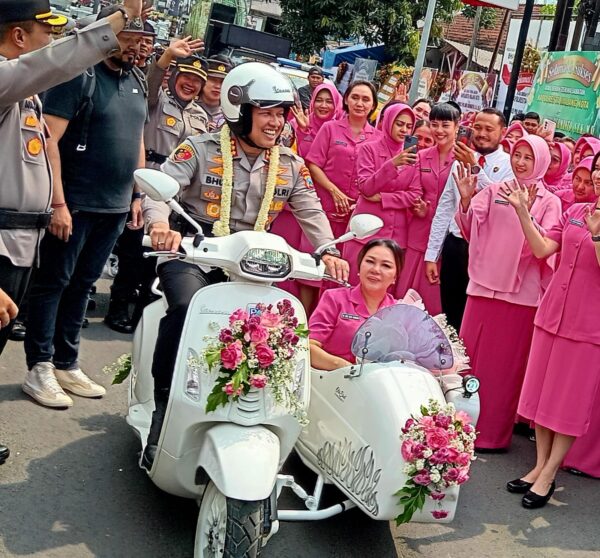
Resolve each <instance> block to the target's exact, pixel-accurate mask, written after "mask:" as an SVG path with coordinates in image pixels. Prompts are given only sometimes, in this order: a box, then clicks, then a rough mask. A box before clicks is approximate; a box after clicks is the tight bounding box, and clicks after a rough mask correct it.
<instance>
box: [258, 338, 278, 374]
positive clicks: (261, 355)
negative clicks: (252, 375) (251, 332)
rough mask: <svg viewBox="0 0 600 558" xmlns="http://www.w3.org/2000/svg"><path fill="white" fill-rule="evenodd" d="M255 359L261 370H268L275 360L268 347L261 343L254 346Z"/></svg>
mask: <svg viewBox="0 0 600 558" xmlns="http://www.w3.org/2000/svg"><path fill="white" fill-rule="evenodd" d="M256 358H257V359H258V364H259V365H260V367H261V368H268V367H269V366H271V364H273V361H274V360H275V353H274V352H273V350H272V349H271V347H269V346H268V345H265V344H264V343H261V344H260V345H257V346H256Z"/></svg>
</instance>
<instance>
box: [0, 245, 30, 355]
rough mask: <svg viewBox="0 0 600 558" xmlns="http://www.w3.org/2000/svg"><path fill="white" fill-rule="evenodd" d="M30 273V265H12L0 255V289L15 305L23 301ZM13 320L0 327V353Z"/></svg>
mask: <svg viewBox="0 0 600 558" xmlns="http://www.w3.org/2000/svg"><path fill="white" fill-rule="evenodd" d="M30 274H31V268H30V267H19V266H16V265H13V264H12V263H11V261H10V260H9V259H8V258H7V257H5V256H0V289H2V290H3V291H4V292H5V293H6V294H7V295H8V296H10V298H12V299H13V301H14V303H15V304H16V305H17V306H20V304H21V302H22V301H23V296H24V295H25V291H26V290H27V284H28V283H29V276H30ZM14 322H15V321H14V320H12V321H11V322H10V324H9V325H8V326H7V327H3V328H0V354H2V351H4V347H5V346H6V342H7V341H8V336H9V335H10V332H11V331H12V328H13V325H14Z"/></svg>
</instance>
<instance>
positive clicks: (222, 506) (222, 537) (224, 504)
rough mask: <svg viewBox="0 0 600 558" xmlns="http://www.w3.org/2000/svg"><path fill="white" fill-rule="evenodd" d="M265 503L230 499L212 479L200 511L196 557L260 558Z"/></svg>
mask: <svg viewBox="0 0 600 558" xmlns="http://www.w3.org/2000/svg"><path fill="white" fill-rule="evenodd" d="M263 515H264V502H263V501H259V502H246V501H242V500H236V499H235V498H227V497H226V496H225V495H224V494H222V493H221V491H220V490H219V489H218V488H217V487H216V486H215V484H214V483H213V482H212V481H211V482H209V484H208V486H207V487H206V490H205V491H204V496H203V497H202V502H201V503H200V512H199V514H198V524H197V526H196V540H195V543H194V558H258V557H259V556H260V551H261V549H262V528H263Z"/></svg>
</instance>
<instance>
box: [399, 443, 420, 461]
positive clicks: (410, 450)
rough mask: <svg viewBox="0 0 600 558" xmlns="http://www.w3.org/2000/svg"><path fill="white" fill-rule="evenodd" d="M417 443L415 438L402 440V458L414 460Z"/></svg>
mask: <svg viewBox="0 0 600 558" xmlns="http://www.w3.org/2000/svg"><path fill="white" fill-rule="evenodd" d="M416 445H417V444H416V442H415V441H414V440H404V442H402V447H401V448H400V451H401V452H402V459H404V461H412V460H413V459H415V454H414V448H415V446H416Z"/></svg>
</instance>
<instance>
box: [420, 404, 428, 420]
mask: <svg viewBox="0 0 600 558" xmlns="http://www.w3.org/2000/svg"><path fill="white" fill-rule="evenodd" d="M421 414H422V415H423V416H424V417H428V416H429V409H428V408H427V407H425V405H421Z"/></svg>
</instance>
